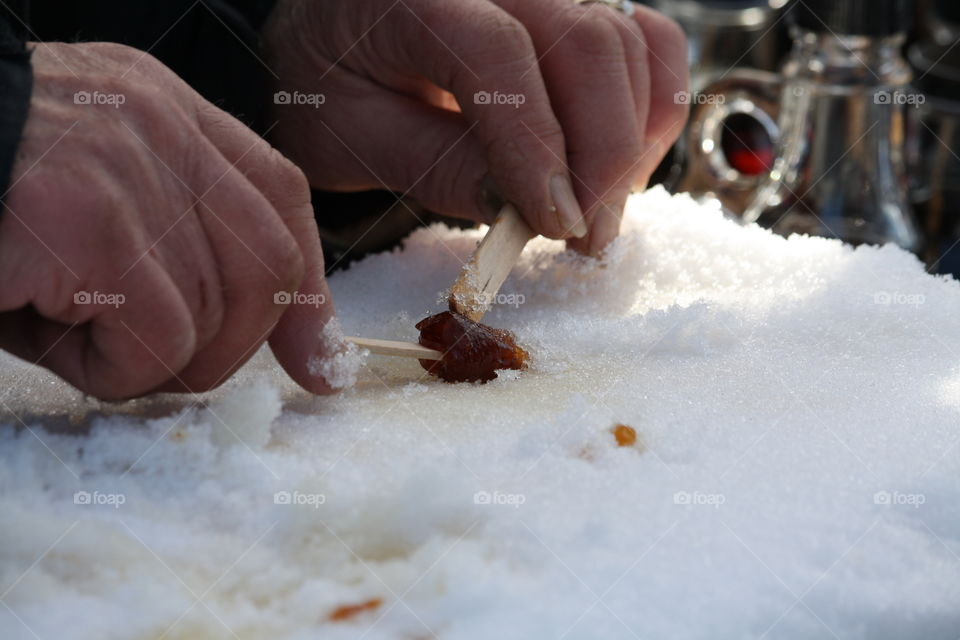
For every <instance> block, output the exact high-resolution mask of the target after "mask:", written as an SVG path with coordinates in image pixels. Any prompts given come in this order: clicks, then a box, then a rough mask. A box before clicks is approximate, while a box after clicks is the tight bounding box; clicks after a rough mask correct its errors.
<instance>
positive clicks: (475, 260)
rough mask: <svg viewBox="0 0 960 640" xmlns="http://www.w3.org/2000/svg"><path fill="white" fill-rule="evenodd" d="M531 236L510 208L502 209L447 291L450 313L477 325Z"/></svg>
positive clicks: (528, 229)
mask: <svg viewBox="0 0 960 640" xmlns="http://www.w3.org/2000/svg"><path fill="white" fill-rule="evenodd" d="M534 235H536V234H534V233H533V231H531V229H530V227H528V226H527V223H526V222H524V221H523V218H521V217H520V214H519V213H518V212H517V210H516V209H515V208H514V207H513V205H509V204H508V205H506V206H504V207H503V208H502V209H501V210H500V214H499V215H498V216H497V219H496V220H495V221H494V223H493V224H492V225H490V230H489V231H487V235H485V236H484V237H483V240H481V241H480V245H479V246H478V247H477V250H476V251H474V253H473V256H471V257H470V261H469V262H467V264H466V265H464V267H463V270H462V271H461V272H460V277H459V278H457V281H456V282H454V283H453V286H452V287H450V297H449V298H448V304H449V305H450V311H453V312H456V313H460V314H462V315H465V316H467V317H468V318H470V319H471V320H473V321H474V322H479V321H480V319H481V318H483V314H485V313H486V312H487V311H489V310H490V306H491V304H492V303H493V301H494V299H495V298H496V295H497V292H498V291H500V285H502V284H503V281H504V280H506V279H507V276H509V275H510V270H511V269H513V265H515V264H516V263H517V259H518V258H519V257H520V254H521V253H522V252H523V248H524V247H525V246H526V244H527V241H528V240H530V238H532V237H533V236H534Z"/></svg>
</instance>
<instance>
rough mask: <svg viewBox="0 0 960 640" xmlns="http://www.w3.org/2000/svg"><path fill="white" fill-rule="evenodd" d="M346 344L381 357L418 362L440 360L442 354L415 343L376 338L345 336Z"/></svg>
mask: <svg viewBox="0 0 960 640" xmlns="http://www.w3.org/2000/svg"><path fill="white" fill-rule="evenodd" d="M346 340H347V342H352V343H353V344H355V345H357V346H358V347H360V348H361V349H367V350H368V351H369V352H370V353H376V354H379V355H382V356H400V357H402V358H417V359H419V360H440V359H441V358H442V357H443V354H442V353H440V352H439V351H436V350H434V349H428V348H427V347H424V346H423V345H419V344H417V343H416V342H400V341H397V340H379V339H377V338H358V337H356V336H347V337H346Z"/></svg>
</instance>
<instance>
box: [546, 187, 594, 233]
mask: <svg viewBox="0 0 960 640" xmlns="http://www.w3.org/2000/svg"><path fill="white" fill-rule="evenodd" d="M550 195H551V196H552V197H553V205H554V206H555V207H556V208H557V216H558V217H559V218H560V224H561V225H563V228H564V230H565V231H569V232H570V233H572V234H573V235H574V237H576V238H582V237H584V236H585V235H587V223H586V222H584V221H583V212H582V211H581V210H580V204H579V203H578V202H577V196H575V195H574V193H573V186H572V185H571V184H570V179H569V178H567V176H565V175H562V174H559V173H558V174H557V175H555V176H553V177H552V178H550Z"/></svg>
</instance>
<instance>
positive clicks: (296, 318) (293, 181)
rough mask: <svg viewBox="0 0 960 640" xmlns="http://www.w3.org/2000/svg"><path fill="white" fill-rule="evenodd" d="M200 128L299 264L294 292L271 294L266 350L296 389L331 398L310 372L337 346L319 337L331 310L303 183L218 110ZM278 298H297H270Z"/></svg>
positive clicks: (208, 111) (206, 112)
mask: <svg viewBox="0 0 960 640" xmlns="http://www.w3.org/2000/svg"><path fill="white" fill-rule="evenodd" d="M200 123H201V128H202V130H203V132H204V134H205V135H206V136H207V137H208V138H209V139H210V140H211V142H213V144H214V145H216V146H217V148H218V149H219V150H220V152H221V153H222V154H223V155H224V157H225V158H226V159H227V160H228V161H229V162H231V163H234V164H235V165H236V167H237V169H238V170H239V171H240V172H242V173H244V174H245V175H246V176H247V178H248V179H249V180H250V182H251V184H252V185H253V186H254V187H256V188H257V189H258V190H259V191H260V193H261V194H262V195H263V196H264V197H265V198H266V200H267V201H268V202H269V203H270V205H271V206H272V208H273V211H274V212H275V215H276V216H277V219H278V222H281V223H282V224H283V225H284V226H285V227H286V229H287V231H289V233H290V235H291V237H292V238H293V239H294V241H295V242H296V244H297V247H298V249H299V252H300V255H301V256H302V260H303V270H302V278H301V279H300V281H299V286H298V287H297V288H296V290H295V291H293V290H290V289H287V290H282V289H278V290H276V291H274V292H271V297H270V301H271V303H273V304H274V305H275V306H276V307H277V308H279V309H280V310H281V311H282V315H281V316H280V318H279V321H278V323H277V324H276V326H275V327H274V329H273V331H271V332H270V336H269V341H270V347H271V349H272V350H273V353H274V355H275V356H276V358H277V361H278V362H279V363H280V365H281V366H282V367H283V368H284V370H285V371H286V372H287V373H288V374H289V375H290V377H291V378H293V379H294V380H295V381H296V382H297V383H298V384H299V385H300V386H302V387H303V388H305V389H306V390H308V391H310V392H312V393H330V392H331V391H332V389H331V387H330V386H329V385H328V384H327V381H326V380H324V379H323V378H322V377H320V376H317V375H314V374H313V373H312V372H311V371H310V369H311V367H310V366H309V363H310V362H311V361H312V360H313V359H314V358H320V359H323V358H326V357H329V356H330V355H332V354H331V353H329V352H330V351H331V350H335V349H336V348H337V345H335V344H331V343H330V341H329V340H327V339H325V338H324V334H323V328H324V327H325V326H326V325H327V323H328V322H329V321H330V320H331V319H332V318H333V317H334V315H335V310H334V306H333V298H332V297H331V294H330V289H329V287H328V286H327V281H326V278H325V277H324V260H323V250H322V248H321V246H320V234H319V231H318V229H317V223H316V220H315V219H314V214H313V206H312V205H311V203H310V188H309V186H308V184H307V181H306V178H305V177H304V176H303V173H302V172H301V171H300V170H299V169H298V168H296V167H295V166H294V165H293V164H292V163H290V162H289V161H288V160H287V159H286V158H284V157H283V156H282V155H281V154H280V153H279V152H277V151H276V150H275V149H273V148H272V147H270V146H269V145H268V144H267V143H266V142H265V141H264V140H262V139H261V138H260V137H259V136H257V135H256V134H255V133H253V132H252V131H251V130H250V129H248V128H246V127H244V126H242V125H241V124H240V123H239V122H237V121H236V120H234V119H233V118H230V117H229V116H227V115H226V114H224V113H223V112H221V111H220V110H218V109H215V108H213V107H212V106H211V107H209V108H208V107H204V108H202V109H201V112H200ZM277 293H287V294H294V293H295V294H296V295H289V296H286V297H284V296H280V297H274V296H275V295H276V294H277ZM286 300H289V304H288V303H287V302H286Z"/></svg>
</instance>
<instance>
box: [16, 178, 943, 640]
mask: <svg viewBox="0 0 960 640" xmlns="http://www.w3.org/2000/svg"><path fill="white" fill-rule="evenodd" d="M479 237H480V233H479V232H463V231H452V230H448V229H445V228H443V227H432V228H430V229H423V230H420V231H418V232H416V233H415V234H414V235H412V236H411V237H410V238H409V239H408V241H407V243H406V247H405V249H404V250H403V251H397V252H394V253H391V254H384V255H379V256H375V257H372V258H369V259H367V260H365V261H363V262H362V263H360V264H358V265H355V266H354V267H353V268H352V269H350V270H349V271H347V272H346V273H342V274H339V275H337V276H336V277H335V278H333V280H332V282H331V286H332V289H333V292H334V296H335V299H336V301H337V307H338V310H339V311H340V314H341V319H342V322H343V326H344V327H345V328H346V330H347V331H348V332H349V333H351V334H355V335H367V336H371V337H377V336H379V337H385V338H395V339H414V338H415V336H416V334H415V331H414V329H413V324H414V322H416V321H417V320H419V319H420V318H422V317H423V316H425V315H427V314H428V313H433V312H435V311H437V310H438V309H439V308H440V307H439V305H438V302H437V301H438V298H442V294H441V292H442V291H444V290H445V289H446V288H447V287H448V286H449V284H450V283H451V282H452V280H453V278H454V277H455V274H456V272H457V269H458V267H459V266H460V264H461V262H462V261H463V260H464V259H465V258H466V257H467V256H468V255H469V253H470V251H471V250H472V249H473V247H474V245H475V243H476V241H477V239H478V238H479ZM503 293H504V294H505V296H504V297H502V299H501V300H502V301H503V304H500V305H498V306H497V307H496V308H495V309H494V310H493V311H492V312H491V313H490V314H489V315H488V316H487V318H488V320H489V322H490V323H491V324H494V325H496V326H506V327H509V328H511V329H512V330H514V331H515V332H516V333H517V335H518V336H519V338H520V340H521V341H522V343H523V344H525V345H526V346H527V347H529V350H530V352H531V354H532V355H533V361H532V365H531V368H530V370H529V371H526V372H522V373H513V372H511V374H510V375H506V376H501V378H500V379H498V380H496V381H494V382H492V383H490V384H487V385H483V386H480V385H445V384H443V383H439V382H437V381H435V380H431V379H426V378H424V377H423V376H422V373H423V372H422V371H421V370H420V368H419V366H418V365H417V364H416V363H415V362H407V361H400V360H397V359H387V358H379V357H371V358H370V359H369V361H368V362H367V366H366V367H364V368H363V369H362V370H361V371H360V372H359V375H358V380H357V383H356V385H355V386H354V387H353V388H351V389H349V390H347V391H345V392H343V393H342V394H341V395H340V396H338V397H336V398H310V397H308V396H307V395H306V394H303V393H301V392H299V391H298V390H296V389H295V388H294V387H293V386H292V385H291V383H290V382H289V381H288V380H287V379H286V378H285V376H284V375H283V374H282V373H281V372H280V370H279V369H278V368H277V366H276V364H275V363H274V362H273V361H272V360H271V359H270V358H269V356H268V355H267V354H266V353H261V354H260V355H259V356H258V358H257V360H256V361H255V362H253V363H251V365H249V366H248V367H246V368H245V369H244V370H243V371H242V372H241V373H240V375H239V376H237V378H236V379H235V380H233V381H231V383H230V384H229V385H228V388H227V389H225V390H223V391H222V392H218V393H215V394H211V395H209V396H205V397H204V398H201V399H198V401H197V402H192V401H191V399H189V398H170V397H166V398H154V399H149V400H141V401H138V402H134V403H128V404H124V405H100V404H98V403H95V402H93V401H90V400H87V399H84V398H82V397H80V396H79V395H77V394H76V393H75V392H73V391H71V390H69V389H67V388H66V387H65V386H64V385H62V384H60V383H57V382H56V381H54V380H53V379H52V378H51V377H50V376H48V375H46V374H44V373H42V372H38V371H37V370H35V369H32V368H30V367H27V366H26V365H24V364H22V363H20V362H17V361H14V360H13V359H11V358H4V359H3V360H2V361H0V384H2V387H0V388H3V389H5V391H4V392H3V393H4V395H3V396H2V399H3V403H4V404H3V406H4V407H5V408H6V413H5V414H4V415H5V417H4V418H3V421H4V422H6V423H7V424H6V425H5V426H3V427H2V428H0V508H2V513H3V517H2V518H0V604H2V605H4V606H0V637H2V638H5V639H7V638H10V639H14V638H34V637H35V636H36V637H39V638H43V639H44V640H45V639H47V638H68V637H69V638H72V639H78V640H82V639H86V638H90V639H91V640H105V639H110V638H123V639H125V640H130V639H140V638H143V639H148V638H151V639H155V638H158V637H162V638H167V639H181V638H182V639H186V638H190V639H197V638H235V637H239V638H290V639H307V638H317V637H322V638H325V639H326V638H330V639H338V638H366V639H374V638H403V639H411V640H412V639H414V638H431V637H434V635H435V636H436V637H439V638H443V639H444V640H453V639H474V638H476V639H483V640H488V639H490V638H523V639H530V638H537V639H539V638H569V639H578V638H582V639H591V640H592V639H596V638H603V639H605V640H606V639H616V638H635V637H642V638H670V639H679V638H704V639H707V638H709V639H716V638H748V637H751V638H759V637H767V638H812V637H833V636H837V637H842V638H845V639H849V638H854V639H855V638H863V639H870V640H877V639H883V638H890V639H901V638H905V637H916V638H921V637H922V638H925V639H930V638H956V637H957V635H958V633H960V557H958V556H960V480H958V478H960V447H958V446H957V443H958V441H960V330H958V328H957V323H958V318H960V289H958V285H957V283H956V282H955V281H952V280H945V279H940V278H935V277H932V276H929V275H926V274H925V273H924V272H923V269H922V267H921V265H920V264H919V263H918V262H917V261H916V260H915V259H914V258H913V257H911V256H909V255H907V254H906V253H903V252H901V251H899V250H897V249H895V248H892V247H888V248H882V249H877V248H861V249H857V250H852V249H850V248H847V247H844V246H842V245H841V244H839V243H837V242H832V241H827V240H821V239H811V238H791V239H790V240H784V239H782V238H779V237H776V236H773V235H770V234H769V233H767V232H765V231H763V230H761V229H759V228H756V227H748V228H741V227H739V226H737V225H735V224H733V223H731V222H729V221H726V220H724V219H723V218H722V217H721V215H720V214H719V213H718V212H715V211H712V210H709V209H704V208H700V207H697V206H695V205H694V204H693V203H692V202H691V201H690V200H688V199H687V198H683V197H678V198H673V199H671V198H670V197H669V196H668V195H666V194H665V193H664V192H662V191H659V190H657V191H653V192H651V193H649V194H647V195H645V196H643V197H635V198H634V199H633V200H632V201H631V202H630V206H629V211H628V215H627V219H626V221H625V234H624V236H623V238H622V239H621V240H619V241H618V243H617V245H616V246H615V248H614V250H613V251H612V252H611V255H610V257H609V258H608V259H607V260H606V261H604V262H603V263H601V264H598V263H595V262H592V261H588V260H584V259H581V258H577V257H574V256H572V255H569V254H566V253H563V252H562V251H561V247H560V245H559V244H558V243H554V242H550V241H547V240H536V241H535V242H533V243H532V244H531V246H530V247H529V249H528V250H527V252H526V253H525V254H524V257H523V259H522V261H521V263H520V264H519V265H518V266H517V268H516V269H515V270H514V273H513V275H512V277H511V279H510V280H508V282H507V283H506V286H505V287H504V289H503ZM347 369H349V367H346V368H344V370H345V371H346V370H347ZM348 377H349V376H348ZM14 414H15V415H16V417H14ZM615 423H624V424H627V425H630V426H632V427H634V428H635V429H636V431H637V433H638V438H639V442H638V443H637V445H635V446H633V447H619V448H618V447H617V446H616V443H615V440H614V438H613V436H612V435H611V433H610V428H611V427H612V426H613V425H614V424H615ZM378 599H379V604H378ZM364 603H366V605H365V606H358V608H357V609H356V610H344V609H341V607H344V606H351V605H363V604H364ZM338 609H339V613H337V615H336V616H334V617H338V616H339V617H341V618H343V619H342V620H339V621H335V622H334V621H331V620H330V618H331V616H332V615H334V613H335V612H337V611H338ZM341 614H342V615H341ZM34 634H35V636H34Z"/></svg>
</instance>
